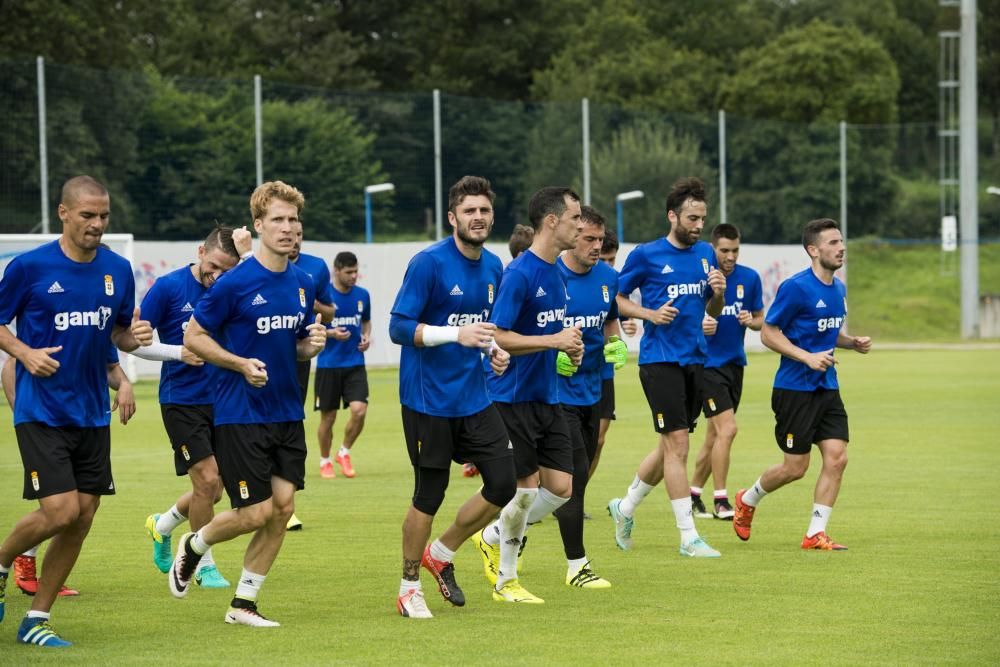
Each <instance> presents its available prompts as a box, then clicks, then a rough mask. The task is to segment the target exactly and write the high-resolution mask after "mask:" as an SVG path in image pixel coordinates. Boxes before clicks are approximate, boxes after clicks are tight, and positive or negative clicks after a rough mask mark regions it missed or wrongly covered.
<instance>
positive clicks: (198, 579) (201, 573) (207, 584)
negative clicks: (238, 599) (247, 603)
mask: <svg viewBox="0 0 1000 667" xmlns="http://www.w3.org/2000/svg"><path fill="white" fill-rule="evenodd" d="M194 583H196V584H198V585H199V586H201V587H202V588H229V586H230V585H231V584H230V583H229V582H228V581H226V578H225V577H223V576H222V573H221V572H219V568H217V567H215V566H214V565H206V566H205V567H203V568H201V569H200V570H198V573H197V574H195V575H194Z"/></svg>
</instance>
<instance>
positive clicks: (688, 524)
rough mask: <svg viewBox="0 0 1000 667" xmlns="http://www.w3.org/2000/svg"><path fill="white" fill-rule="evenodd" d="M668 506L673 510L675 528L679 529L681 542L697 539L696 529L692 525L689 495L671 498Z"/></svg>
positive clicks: (685, 542) (692, 516)
mask: <svg viewBox="0 0 1000 667" xmlns="http://www.w3.org/2000/svg"><path fill="white" fill-rule="evenodd" d="M670 506H671V507H672V508H673V510H674V519H675V520H676V521H677V529H678V530H680V531H681V544H687V543H688V542H690V541H691V540H696V539H698V531H697V530H695V527H694V514H692V513H691V496H688V497H687V498H679V499H677V500H671V501H670Z"/></svg>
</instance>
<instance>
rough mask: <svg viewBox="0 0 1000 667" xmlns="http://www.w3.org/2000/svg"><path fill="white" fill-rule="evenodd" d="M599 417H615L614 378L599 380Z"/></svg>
mask: <svg viewBox="0 0 1000 667" xmlns="http://www.w3.org/2000/svg"><path fill="white" fill-rule="evenodd" d="M599 406H600V411H601V419H615V379H614V378H608V379H607V380H603V381H601V402H600V403H599Z"/></svg>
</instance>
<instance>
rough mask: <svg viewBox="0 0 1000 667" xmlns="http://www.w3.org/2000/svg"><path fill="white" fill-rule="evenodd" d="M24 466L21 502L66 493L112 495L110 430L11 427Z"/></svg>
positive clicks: (38, 425) (40, 425) (29, 425)
mask: <svg viewBox="0 0 1000 667" xmlns="http://www.w3.org/2000/svg"><path fill="white" fill-rule="evenodd" d="M14 433H15V434H16V435H17V448H18V449H20V450H21V463H22V465H23V466H24V499H25V500H37V499H38V498H45V497H46V496H54V495H56V494H58V493H66V492H67V491H79V492H80V493H89V494H90V495H92V496H113V495H114V494H115V481H114V478H113V477H112V476H111V429H110V428H109V427H107V426H94V427H80V426H49V425H48V424H44V423H42V422H25V423H23V424H18V425H17V426H15V427H14Z"/></svg>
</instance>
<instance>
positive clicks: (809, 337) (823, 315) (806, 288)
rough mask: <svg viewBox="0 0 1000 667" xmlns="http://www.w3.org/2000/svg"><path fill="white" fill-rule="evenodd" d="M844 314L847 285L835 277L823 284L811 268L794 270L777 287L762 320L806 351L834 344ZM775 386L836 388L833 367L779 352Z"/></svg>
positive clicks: (786, 387) (818, 349) (818, 350)
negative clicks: (817, 366)
mask: <svg viewBox="0 0 1000 667" xmlns="http://www.w3.org/2000/svg"><path fill="white" fill-rule="evenodd" d="M846 318H847V288H846V287H844V283H842V282H841V281H840V279H839V278H834V279H833V284H831V285H827V284H826V283H824V282H822V281H821V280H820V279H819V278H817V277H816V274H815V273H813V271H812V268H808V269H806V270H804V271H800V272H799V273H796V274H795V275H794V276H792V277H791V278H788V279H786V280H785V281H784V282H783V283H781V285H780V286H779V287H778V293H777V294H776V295H775V296H774V301H773V302H772V303H771V307H770V308H769V309H768V311H767V315H766V316H765V318H764V321H765V322H766V323H767V324H771V325H773V326H776V327H778V328H779V329H781V332H782V333H783V334H785V337H786V338H788V340H789V341H791V343H792V344H793V345H795V346H797V347H800V348H802V349H803V350H805V351H806V352H823V351H825V350H830V349H834V348H836V347H837V337H838V335H839V334H840V327H842V326H843V325H844V320H845V319H846ZM774 388H775V389H794V390H796V391H816V390H817V389H837V388H838V385H837V368H836V366H830V368H828V369H826V371H825V372H820V371H814V370H812V369H811V368H809V367H808V366H806V365H805V364H803V363H802V362H800V361H795V360H794V359H789V358H788V357H786V356H784V355H781V363H780V364H779V365H778V372H777V373H776V374H775V376H774Z"/></svg>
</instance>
